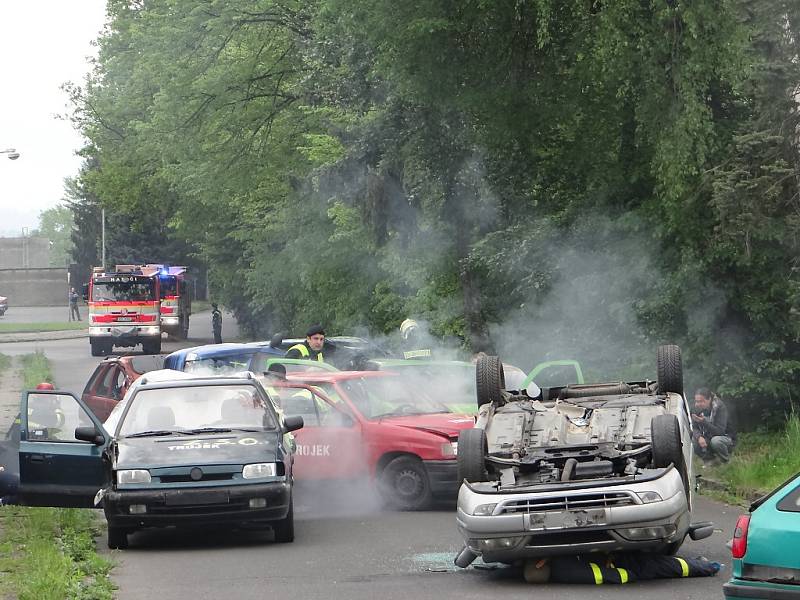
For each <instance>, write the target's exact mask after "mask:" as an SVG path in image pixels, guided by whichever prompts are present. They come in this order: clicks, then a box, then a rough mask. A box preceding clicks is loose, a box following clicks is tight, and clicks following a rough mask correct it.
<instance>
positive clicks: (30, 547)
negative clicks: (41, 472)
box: [0, 506, 114, 600]
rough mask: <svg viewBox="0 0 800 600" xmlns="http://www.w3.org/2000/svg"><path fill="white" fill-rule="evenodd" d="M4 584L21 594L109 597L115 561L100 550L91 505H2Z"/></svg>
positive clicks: (34, 598) (89, 599) (52, 599)
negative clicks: (68, 506) (75, 507)
mask: <svg viewBox="0 0 800 600" xmlns="http://www.w3.org/2000/svg"><path fill="white" fill-rule="evenodd" d="M0 522H1V523H2V524H1V527H2V542H0V572H2V577H1V578H0V589H1V590H3V591H4V592H5V593H6V595H7V594H9V593H13V594H15V596H14V597H16V598H17V599H18V600H64V599H65V598H69V599H75V600H106V599H108V600H110V599H111V598H113V590H114V585H113V584H112V583H111V580H110V579H109V577H108V575H109V572H110V571H111V567H112V563H111V561H109V560H107V559H105V558H103V557H100V556H98V555H97V554H96V553H95V548H94V535H95V534H96V533H98V532H97V529H98V522H97V520H96V519H95V517H94V515H93V514H92V512H91V511H89V510H86V509H74V508H55V509H53V508H33V507H24V506H7V507H4V508H3V509H2V510H1V511H0Z"/></svg>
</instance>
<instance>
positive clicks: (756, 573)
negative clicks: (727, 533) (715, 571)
mask: <svg viewBox="0 0 800 600" xmlns="http://www.w3.org/2000/svg"><path fill="white" fill-rule="evenodd" d="M731 553H732V555H733V575H732V577H731V579H730V581H728V583H726V584H725V585H724V588H723V590H724V593H725V598H727V599H730V600H734V599H735V600H751V599H756V598H757V599H763V598H769V599H775V600H798V599H800V473H798V474H797V475H795V476H794V477H792V478H791V479H789V480H788V481H787V482H786V483H784V484H783V485H781V486H779V487H778V488H777V489H776V490H774V491H773V492H771V493H770V494H767V495H766V496H764V497H762V498H760V499H758V500H756V501H755V502H754V503H753V504H752V505H751V506H750V512H749V514H746V515H742V516H740V517H739V520H738V522H737V523H736V529H735V530H734V533H733V540H732V543H731Z"/></svg>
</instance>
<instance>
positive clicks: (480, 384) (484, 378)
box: [475, 356, 506, 408]
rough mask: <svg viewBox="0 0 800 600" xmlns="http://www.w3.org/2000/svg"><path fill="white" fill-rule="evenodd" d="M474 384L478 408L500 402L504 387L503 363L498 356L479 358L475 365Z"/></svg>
mask: <svg viewBox="0 0 800 600" xmlns="http://www.w3.org/2000/svg"><path fill="white" fill-rule="evenodd" d="M475 384H476V389H477V392H478V394H477V395H478V408H480V407H481V406H483V405H484V404H488V403H489V402H498V403H499V402H501V401H502V400H503V394H502V390H503V389H505V387H506V377H505V373H504V372H503V363H502V361H501V360H500V357H499V356H479V357H478V362H477V363H476V364H475Z"/></svg>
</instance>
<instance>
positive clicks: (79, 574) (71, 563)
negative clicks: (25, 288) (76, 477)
mask: <svg viewBox="0 0 800 600" xmlns="http://www.w3.org/2000/svg"><path fill="white" fill-rule="evenodd" d="M21 363H22V373H21V375H22V379H23V386H24V387H25V388H32V387H35V386H36V384H37V383H41V382H42V381H50V382H52V381H53V376H52V372H51V370H50V363H49V361H48V360H47V357H46V356H45V355H44V353H42V352H36V353H34V354H26V355H24V356H23V357H22V358H21ZM99 528H100V522H99V521H98V520H97V518H96V516H95V513H94V511H91V510H88V509H77V508H69V509H67V508H34V507H25V506H5V507H2V508H0V597H2V598H14V599H15V600H63V599H65V598H69V599H75V600H110V599H111V598H113V592H114V585H113V583H112V582H111V579H110V578H109V573H110V571H111V568H112V566H113V564H112V562H111V561H109V560H107V559H105V558H103V557H101V556H99V555H98V554H97V553H96V552H95V544H94V537H95V535H97V534H98V529H99Z"/></svg>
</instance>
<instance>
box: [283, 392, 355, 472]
mask: <svg viewBox="0 0 800 600" xmlns="http://www.w3.org/2000/svg"><path fill="white" fill-rule="evenodd" d="M290 391H293V392H295V393H293V394H292V395H289V394H288V393H287V392H290ZM281 396H282V402H281V404H282V407H283V410H284V413H285V414H286V416H293V415H300V416H302V417H303V428H302V429H300V430H298V431H296V432H295V433H294V436H295V441H296V444H297V449H296V451H295V458H294V473H295V477H296V478H297V480H298V481H309V480H320V479H354V478H357V477H362V476H365V475H366V474H367V473H368V470H367V465H366V456H365V452H364V447H363V443H362V439H361V425H360V424H359V422H358V421H357V420H356V419H355V417H353V415H352V414H351V413H350V412H349V410H348V409H347V408H346V407H345V406H344V404H343V403H341V402H338V403H337V402H333V401H332V400H331V399H330V398H328V397H327V396H323V395H322V394H320V393H318V392H315V391H312V390H311V388H310V387H308V386H303V387H302V388H299V389H295V390H290V389H283V390H281Z"/></svg>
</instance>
